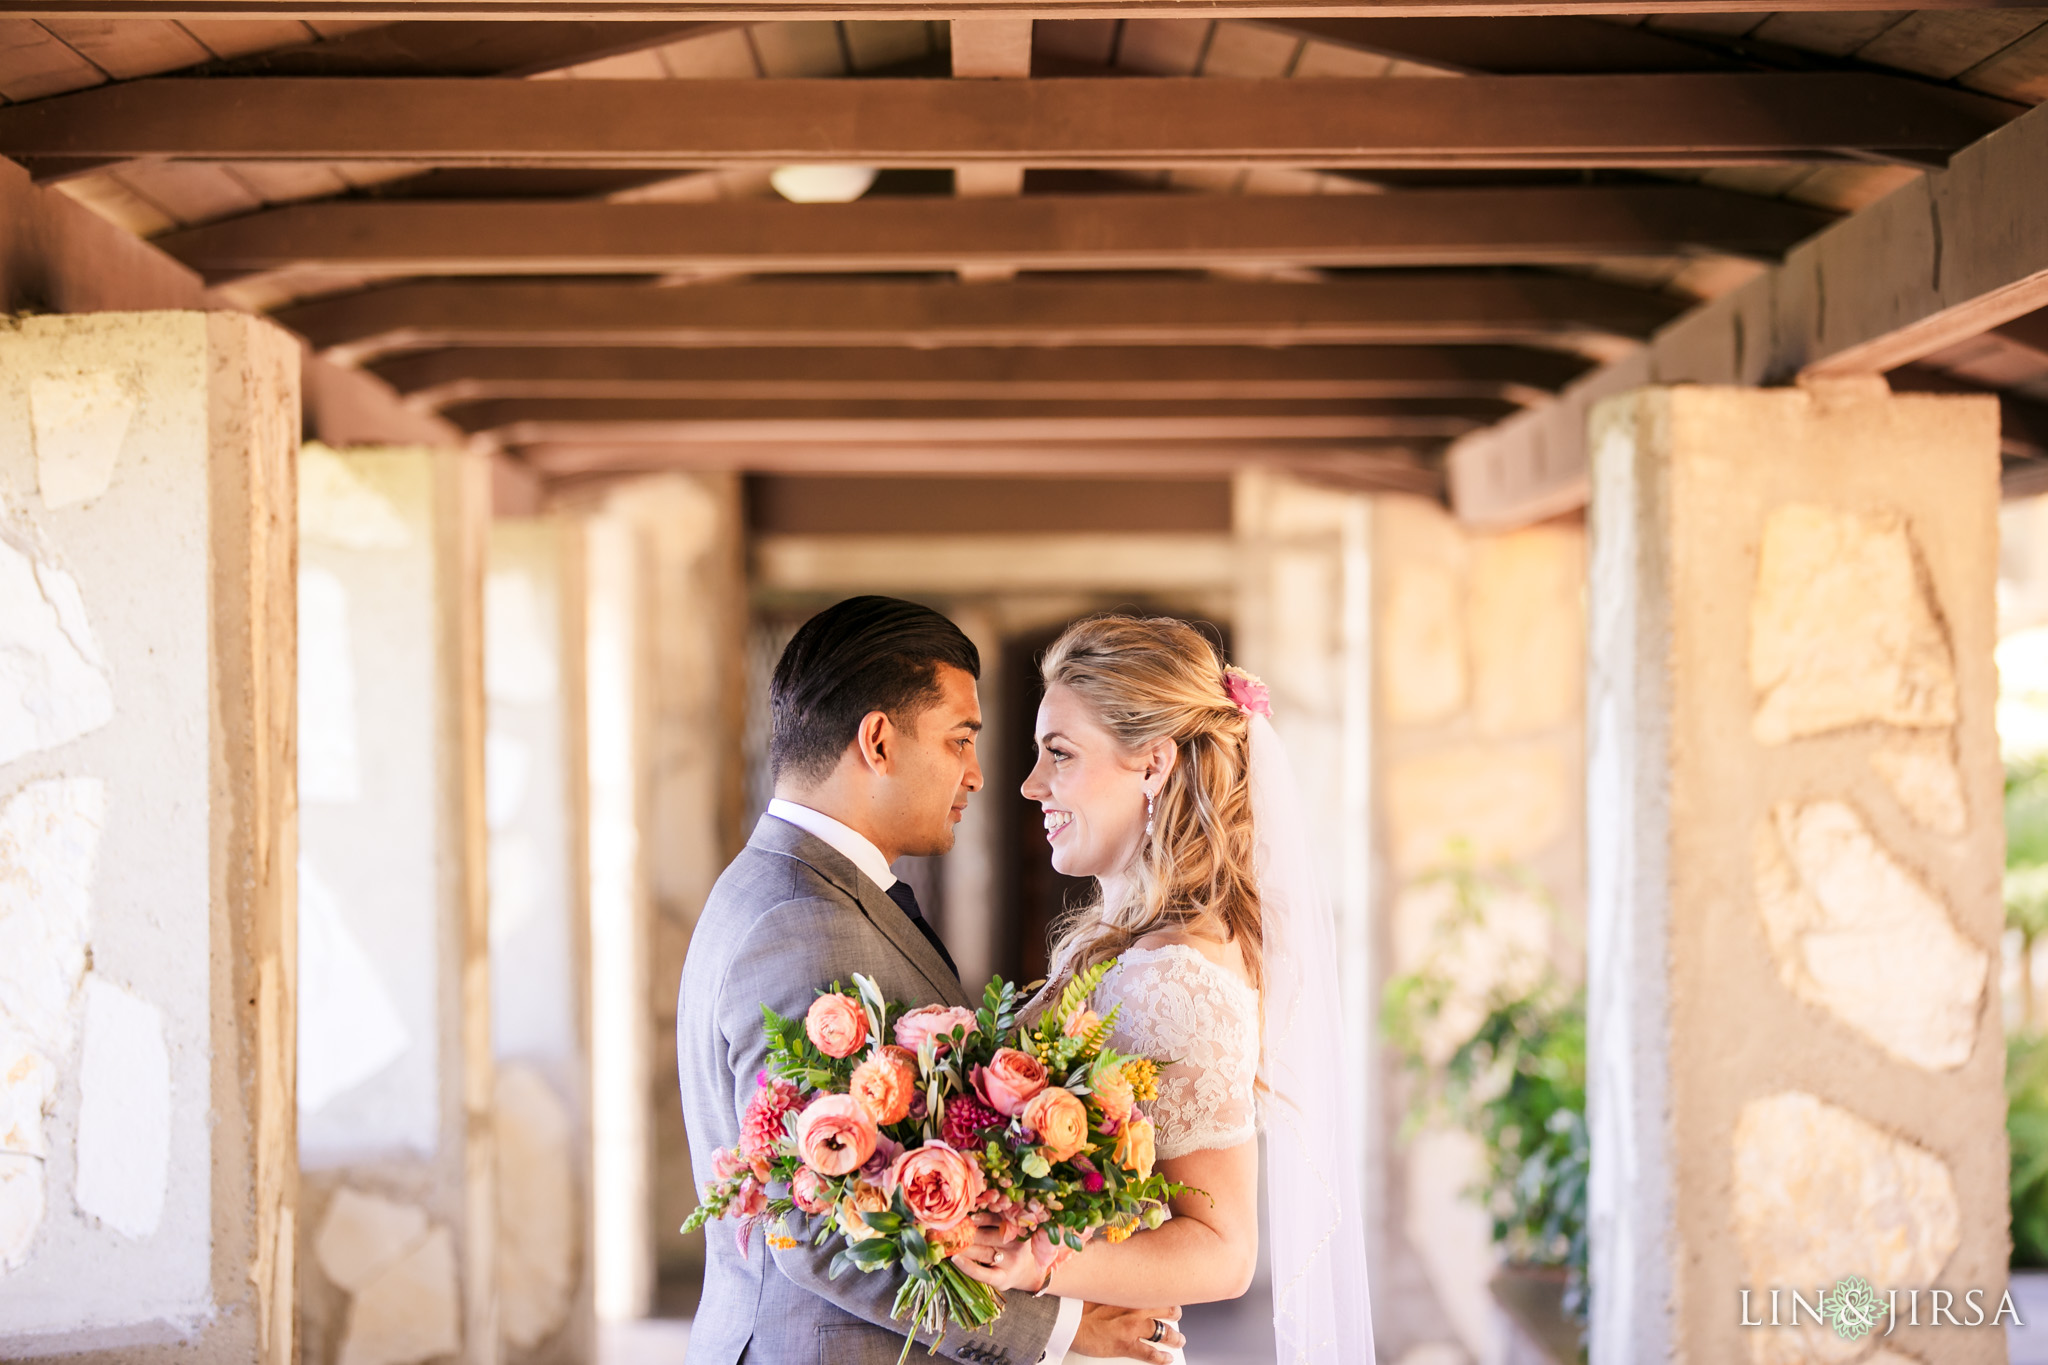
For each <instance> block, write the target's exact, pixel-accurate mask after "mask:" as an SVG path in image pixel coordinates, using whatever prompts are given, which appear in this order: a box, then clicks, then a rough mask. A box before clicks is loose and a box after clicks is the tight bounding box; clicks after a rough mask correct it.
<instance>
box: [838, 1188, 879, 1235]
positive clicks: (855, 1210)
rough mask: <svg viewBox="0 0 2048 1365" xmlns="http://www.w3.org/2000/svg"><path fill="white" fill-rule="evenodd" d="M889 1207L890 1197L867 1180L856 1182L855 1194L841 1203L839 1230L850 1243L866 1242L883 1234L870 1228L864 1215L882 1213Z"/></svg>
mask: <svg viewBox="0 0 2048 1365" xmlns="http://www.w3.org/2000/svg"><path fill="white" fill-rule="evenodd" d="M888 1207H889V1196H888V1195H887V1194H885V1193H883V1192H882V1191H881V1190H880V1189H878V1188H877V1187H875V1186H873V1185H870V1184H868V1182H867V1181H865V1180H859V1181H855V1182H854V1186H853V1193H852V1194H850V1195H848V1196H847V1197H846V1198H844V1199H842V1200H840V1201H839V1230H840V1231H841V1232H843V1233H845V1234H846V1240H847V1241H849V1242H865V1241H866V1240H867V1239H868V1238H870V1237H880V1236H881V1235H882V1234H881V1233H879V1232H876V1231H875V1230H874V1229H873V1228H871V1227H869V1226H868V1220H867V1219H865V1218H863V1217H861V1215H862V1214H864V1213H880V1212H881V1211H882V1210H884V1209H886V1208H888Z"/></svg>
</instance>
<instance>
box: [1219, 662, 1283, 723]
mask: <svg viewBox="0 0 2048 1365" xmlns="http://www.w3.org/2000/svg"><path fill="white" fill-rule="evenodd" d="M1223 690H1224V691H1225V692H1228V693H1229V694H1230V699H1231V700H1232V701H1234V702H1236V703H1237V709H1238V710H1240V711H1242V712H1244V713H1245V714H1246V715H1248V716H1264V717H1265V718H1266V719H1267V720H1271V719H1273V694H1272V693H1271V692H1270V691H1268V690H1267V688H1266V685H1265V684H1264V683H1262V682H1260V681H1259V680H1258V679H1257V678H1254V677H1253V676H1252V675H1251V674H1249V673H1247V672H1245V671H1244V670H1243V669H1241V668H1226V669H1224V670H1223Z"/></svg>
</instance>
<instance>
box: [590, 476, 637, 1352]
mask: <svg viewBox="0 0 2048 1365" xmlns="http://www.w3.org/2000/svg"><path fill="white" fill-rule="evenodd" d="M580 538H581V540H582V544H583V549H582V553H581V554H580V555H579V556H578V567H579V569H580V571H581V576H582V588H581V591H580V592H579V593H578V594H577V600H578V602H579V603H580V605H581V608H582V616H583V642H584V643H583V661H584V668H583V689H584V704H583V716H584V736H585V744H586V758H585V764H584V771H583V776H584V782H585V790H586V791H587V793H588V802H589V806H588V810H589V824H588V825H587V826H586V835H585V841H584V847H585V851H586V857H587V858H588V861H589V880H588V882H587V883H586V885H587V891H586V896H587V901H588V906H589V917H590V1090H591V1149H592V1153H593V1158H594V1166H595V1168H594V1170H593V1171H592V1175H591V1214H592V1218H591V1221H592V1240H591V1270H592V1279H593V1282H594V1285H595V1293H596V1303H597V1316H598V1317H599V1319H600V1320H603V1321H619V1320H621V1319H627V1318H637V1317H644V1316H645V1315H646V1314H647V1312H648V1310H649V1308H650V1307H651V1306H652V1302H653V1295H654V1232H653V1222H652V1218H653V1201H652V1199H651V1197H650V1183H649V1182H650V1178H651V1175H652V1169H651V1164H652V1163H651V1156H650V1152H649V1146H648V1113H647V1103H648V1092H649V1089H650V1087H649V1086H648V1084H647V1074H648V1068H649V1063H648V1060H647V1058H648V1054H649V1053H650V1052H651V1051H652V1049H653V1039H652V1038H651V1037H650V1033H651V1031H652V1020H653V1014H652V1011H650V1010H649V1009H647V1008H645V1007H644V1006H645V1002H646V1001H647V999H648V990H647V958H648V941H649V938H650V934H649V923H650V921H651V919H652V917H653V916H652V909H651V906H650V904H649V900H648V894H647V852H646V846H647V840H646V839H645V838H644V837H643V830H644V828H645V823H646V818H647V787H648V774H647V771H646V766H645V764H644V763H643V762H642V755H643V754H644V752H645V747H644V746H645V739H646V733H647V715H646V712H647V692H648V689H647V685H646V673H647V669H646V666H645V662H644V660H645V653H646V639H647V625H646V620H645V617H646V611H645V601H646V596H647V594H646V589H645V583H644V578H645V565H644V557H643V556H642V554H641V552H640V550H641V547H640V541H639V538H638V537H637V536H636V535H635V534H634V531H633V527H632V525H631V524H630V523H629V522H627V521H626V520H625V519H624V518H623V517H616V516H608V515H599V516H592V517H589V518H587V519H586V520H584V522H583V523H582V526H581V537H580Z"/></svg>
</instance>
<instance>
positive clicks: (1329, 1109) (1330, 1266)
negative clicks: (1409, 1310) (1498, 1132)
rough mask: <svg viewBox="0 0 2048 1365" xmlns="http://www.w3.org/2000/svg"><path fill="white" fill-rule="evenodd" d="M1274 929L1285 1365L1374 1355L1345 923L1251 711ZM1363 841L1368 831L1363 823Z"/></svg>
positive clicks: (1274, 1237) (1274, 1141)
mask: <svg viewBox="0 0 2048 1365" xmlns="http://www.w3.org/2000/svg"><path fill="white" fill-rule="evenodd" d="M1251 734H1252V740H1251V790H1252V824H1253V829H1254V831H1255V836H1256V838H1257V841H1258V855H1257V856H1258V864H1257V866H1258V881H1259V900H1260V903H1261V907H1262V909H1261V921H1262V927H1263V932H1264V937H1265V978H1266V981H1265V985H1266V997H1265V1013H1266V1018H1265V1035H1264V1043H1263V1048H1262V1054H1261V1058H1260V1075H1261V1076H1262V1077H1264V1079H1265V1082H1266V1085H1267V1086H1268V1087H1269V1091H1270V1093H1269V1094H1268V1096H1267V1104H1266V1202H1267V1214H1266V1218H1267V1222H1266V1239H1267V1247H1268V1249H1269V1254H1270V1255H1271V1258H1272V1267H1273V1334H1274V1339H1275V1343H1276V1344H1277V1346H1278V1348H1279V1354H1278V1357H1277V1358H1278V1360H1279V1362H1280V1365H1310V1362H1314V1365H1325V1363H1326V1362H1330V1363H1334V1365H1371V1361H1372V1359H1373V1349H1372V1306H1371V1303H1370V1302H1369V1296H1368V1294H1367V1290H1366V1278H1365V1218H1364V1214H1363V1212H1362V1209H1361V1206H1360V1202H1359V1191H1358V1186H1359V1177H1360V1175H1361V1173H1360V1172H1359V1171H1356V1170H1353V1169H1352V1166H1351V1162H1350V1159H1349V1157H1348V1156H1347V1152H1348V1151H1349V1150H1350V1145H1349V1144H1348V1143H1347V1142H1346V1141H1345V1134H1344V1125H1345V1124H1346V1122H1348V1121H1349V1120H1348V1118H1347V1115H1346V1110H1345V1104H1344V1088H1345V1086H1346V1085H1351V1084H1357V1083H1358V1078H1356V1077H1353V1076H1349V1075H1347V1074H1346V1073H1345V1069H1344V1051H1345V1049H1344V1045H1343V1039H1342V1038H1341V1037H1340V1036H1339V1030H1340V1029H1341V1028H1342V1021H1343V1019H1344V1017H1345V1016H1344V1011H1343V1010H1342V1009H1341V1008H1340V1006H1339V1002H1338V988H1337V933H1336V922H1335V919H1334V918H1333V916H1332V914H1331V910H1330V901H1329V898H1328V896H1327V895H1325V894H1324V891H1323V888H1322V885H1321V883H1320V881H1319V879H1318V878H1317V876H1316V870H1315V858H1314V850H1313V848H1312V847H1311V845H1310V843H1309V828H1310V826H1309V823H1308V820H1307V818H1306V812H1305V811H1303V809H1302V804H1301V795H1300V788H1299V787H1298V786H1297V785H1296V783H1295V780H1294V772H1293V769H1292V768H1291V767H1290V766H1289V764H1288V761H1287V751H1286V749H1285V748H1284V747H1283V746H1282V744H1281V742H1280V736H1279V734H1278V733H1277V732H1276V731H1275V730H1274V729H1273V726H1272V723H1271V722H1270V721H1268V720H1267V719H1266V718H1265V717H1264V716H1263V715H1259V714H1254V715H1253V716H1252V719H1251ZM1360 837H1363V834H1362V832H1361V833H1360Z"/></svg>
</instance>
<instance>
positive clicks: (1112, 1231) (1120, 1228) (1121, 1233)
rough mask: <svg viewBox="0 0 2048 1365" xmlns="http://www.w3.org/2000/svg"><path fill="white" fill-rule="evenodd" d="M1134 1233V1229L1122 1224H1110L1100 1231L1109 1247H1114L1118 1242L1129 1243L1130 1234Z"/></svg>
mask: <svg viewBox="0 0 2048 1365" xmlns="http://www.w3.org/2000/svg"><path fill="white" fill-rule="evenodd" d="M1136 1231H1137V1229H1136V1228H1134V1227H1130V1226H1128V1225H1127V1224H1124V1223H1111V1224H1110V1225H1109V1226H1108V1227H1105V1228H1104V1229H1103V1230H1102V1235H1103V1236H1104V1237H1106V1238H1108V1239H1109V1244H1110V1245H1111V1246H1115V1245H1116V1244H1117V1243H1118V1242H1125V1241H1129V1240H1130V1236H1131V1234H1132V1233H1134V1232H1136Z"/></svg>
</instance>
